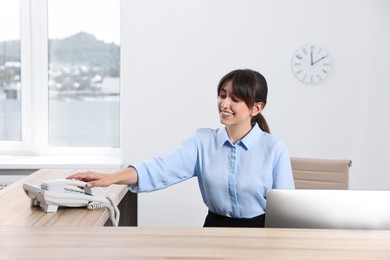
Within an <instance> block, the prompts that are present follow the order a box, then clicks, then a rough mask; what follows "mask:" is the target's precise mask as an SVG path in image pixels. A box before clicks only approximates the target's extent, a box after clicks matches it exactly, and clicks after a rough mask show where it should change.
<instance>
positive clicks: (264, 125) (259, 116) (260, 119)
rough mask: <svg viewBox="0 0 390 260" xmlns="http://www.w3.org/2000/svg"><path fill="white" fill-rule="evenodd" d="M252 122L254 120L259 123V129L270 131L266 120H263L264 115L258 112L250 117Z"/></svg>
mask: <svg viewBox="0 0 390 260" xmlns="http://www.w3.org/2000/svg"><path fill="white" fill-rule="evenodd" d="M252 122H255V123H257V124H258V125H259V127H260V129H261V130H263V131H264V132H266V133H269V134H270V133H271V131H270V130H269V126H268V124H267V120H265V118H264V116H263V115H262V114H261V113H259V114H257V115H256V116H254V117H252Z"/></svg>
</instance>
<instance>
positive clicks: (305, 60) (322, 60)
mask: <svg viewBox="0 0 390 260" xmlns="http://www.w3.org/2000/svg"><path fill="white" fill-rule="evenodd" d="M330 65H331V60H330V56H329V54H328V52H327V51H326V50H325V49H323V48H321V47H320V46H318V45H314V44H308V45H305V46H303V47H301V48H299V49H298V50H297V51H296V52H295V54H294V56H293V59H292V70H293V72H294V75H295V76H296V77H297V78H298V79H299V80H301V81H302V82H304V83H307V84H315V83H318V82H320V81H322V80H323V79H325V78H326V76H328V73H329V70H330Z"/></svg>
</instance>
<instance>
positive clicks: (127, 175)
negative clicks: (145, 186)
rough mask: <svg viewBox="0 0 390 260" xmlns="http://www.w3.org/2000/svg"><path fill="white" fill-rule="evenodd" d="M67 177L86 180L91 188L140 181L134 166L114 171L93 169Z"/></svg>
mask: <svg viewBox="0 0 390 260" xmlns="http://www.w3.org/2000/svg"><path fill="white" fill-rule="evenodd" d="M66 178H67V179H76V180H80V181H84V182H86V183H87V186H88V187H89V188H93V187H107V186H110V185H112V184H126V185H129V184H136V183H137V182H138V175H137V171H136V170H135V169H134V168H132V167H129V168H125V169H122V170H120V171H118V172H114V173H99V172H93V171H85V172H78V173H75V174H72V175H70V176H68V177H66Z"/></svg>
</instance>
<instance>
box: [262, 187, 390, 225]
mask: <svg viewBox="0 0 390 260" xmlns="http://www.w3.org/2000/svg"><path fill="white" fill-rule="evenodd" d="M265 227H268V228H328V229H390V191H375V190H309V189H307V190H306V189H302V190H281V189H280V190H278V189H274V190H270V191H269V192H268V193H267V205H266V218H265Z"/></svg>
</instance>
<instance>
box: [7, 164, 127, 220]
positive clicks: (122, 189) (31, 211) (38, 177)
mask: <svg viewBox="0 0 390 260" xmlns="http://www.w3.org/2000/svg"><path fill="white" fill-rule="evenodd" d="M78 171H80V169H78V170H77V169H68V170H65V169H42V170H39V171H37V172H34V173H33V174H31V175H29V176H27V177H26V178H24V179H22V180H20V181H17V182H15V183H13V184H12V185H9V186H8V187H5V188H4V189H2V190H0V205H1V212H0V226H68V227H69V226H103V225H104V224H105V223H106V221H107V219H108V218H109V217H110V214H109V212H108V210H107V209H98V210H88V209H87V208H58V210H57V212H55V213H44V212H43V211H42V210H41V208H38V207H30V198H29V197H27V195H26V194H25V193H24V190H23V183H30V184H33V185H36V186H40V184H41V182H42V181H45V180H52V179H59V178H65V177H67V176H69V175H71V174H72V173H74V172H78ZM98 171H100V172H112V171H113V170H112V169H111V170H109V169H104V170H101V169H99V170H98ZM105 190H106V192H107V193H108V195H109V196H110V197H111V198H112V199H113V200H114V202H115V203H117V204H118V203H119V202H120V201H121V200H122V198H123V197H124V196H125V194H126V192H127V187H126V186H124V185H112V186H110V187H107V188H105Z"/></svg>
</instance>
